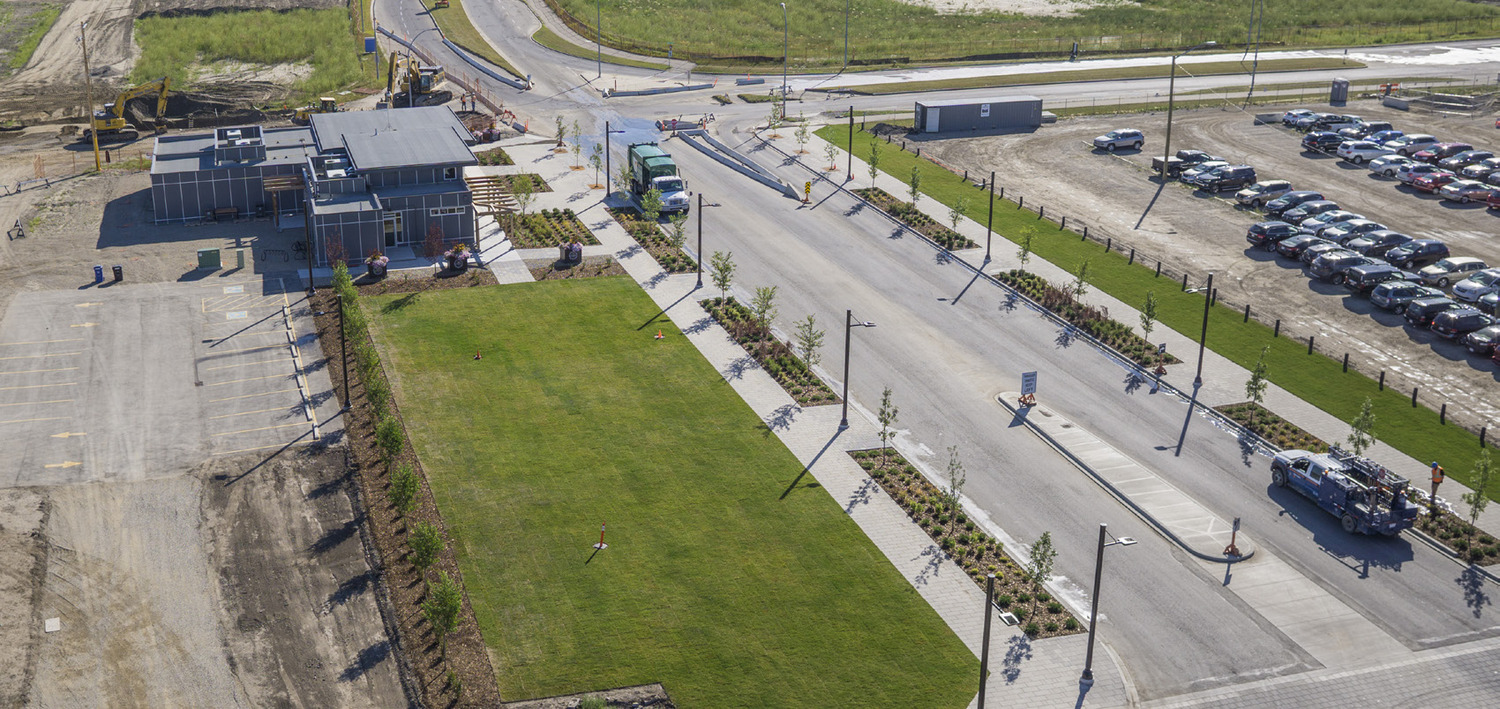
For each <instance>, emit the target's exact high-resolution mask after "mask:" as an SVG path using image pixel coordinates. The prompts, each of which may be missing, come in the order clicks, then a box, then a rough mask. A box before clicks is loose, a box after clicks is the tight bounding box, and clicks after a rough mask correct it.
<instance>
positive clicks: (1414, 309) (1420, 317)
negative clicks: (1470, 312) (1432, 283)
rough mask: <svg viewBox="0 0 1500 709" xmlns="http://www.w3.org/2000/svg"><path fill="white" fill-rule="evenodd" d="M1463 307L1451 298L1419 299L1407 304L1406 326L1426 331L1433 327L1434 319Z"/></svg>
mask: <svg viewBox="0 0 1500 709" xmlns="http://www.w3.org/2000/svg"><path fill="white" fill-rule="evenodd" d="M1462 307H1464V306H1462V305H1459V304H1458V303H1455V302H1453V301H1452V300H1451V299H1449V298H1444V297H1436V298H1418V299H1416V300H1413V301H1412V302H1410V303H1407V304H1406V313H1405V316H1406V324H1407V325H1410V326H1412V327H1416V328H1421V329H1423V330H1426V329H1427V328H1430V327H1432V320H1433V318H1436V317H1437V316H1438V315H1440V314H1442V313H1446V312H1448V311H1449V310H1456V309H1458V308H1462Z"/></svg>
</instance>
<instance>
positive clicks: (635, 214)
mask: <svg viewBox="0 0 1500 709" xmlns="http://www.w3.org/2000/svg"><path fill="white" fill-rule="evenodd" d="M609 215H610V216H611V217H614V218H615V221H616V222H617V223H619V225H620V226H622V227H625V231H626V232H628V233H629V234H630V238H632V239H635V243H637V244H640V245H641V248H643V249H645V250H646V253H648V254H651V258H654V259H656V262H657V263H658V264H661V267H662V268H663V269H666V271H667V273H688V272H690V271H695V270H697V269H698V263H697V262H696V261H694V260H693V259H692V257H690V256H688V255H687V254H685V253H683V252H682V249H680V248H678V247H676V246H674V245H673V244H672V240H671V239H670V238H668V236H667V234H666V233H665V232H663V231H662V230H661V225H660V224H657V223H655V222H652V221H650V220H648V219H645V218H643V217H642V216H641V213H640V211H638V210H636V209H635V208H633V207H610V208H609Z"/></svg>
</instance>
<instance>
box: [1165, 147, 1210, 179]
mask: <svg viewBox="0 0 1500 709" xmlns="http://www.w3.org/2000/svg"><path fill="white" fill-rule="evenodd" d="M1223 159H1224V158H1221V157H1219V156H1217V155H1209V154H1208V153H1205V152H1203V151H1202V150H1179V151H1177V154H1176V155H1173V156H1172V157H1170V158H1167V175H1168V176H1170V177H1176V176H1177V175H1179V174H1181V173H1182V171H1183V170H1186V169H1188V168H1190V167H1192V166H1194V165H1198V164H1200V163H1205V162H1208V161H1209V160H1223ZM1151 171H1152V172H1154V173H1157V174H1161V158H1151Z"/></svg>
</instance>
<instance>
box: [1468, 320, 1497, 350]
mask: <svg viewBox="0 0 1500 709" xmlns="http://www.w3.org/2000/svg"><path fill="white" fill-rule="evenodd" d="M1463 343H1464V349H1467V350H1468V351H1470V352H1473V353H1474V354H1477V355H1480V356H1481V357H1488V356H1490V355H1492V354H1494V353H1495V344H1496V343H1500V325H1486V326H1485V327H1482V328H1479V329H1478V330H1475V331H1473V332H1471V333H1469V334H1467V335H1464V339H1463Z"/></svg>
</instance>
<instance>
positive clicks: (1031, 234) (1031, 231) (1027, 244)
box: [1016, 227, 1036, 271]
mask: <svg viewBox="0 0 1500 709" xmlns="http://www.w3.org/2000/svg"><path fill="white" fill-rule="evenodd" d="M1035 238H1036V229H1035V228H1034V227H1026V228H1025V229H1023V230H1022V231H1021V241H1020V242H1019V243H1020V248H1017V249H1016V258H1018V259H1020V261H1021V270H1023V271H1024V270H1026V264H1028V263H1030V262H1031V242H1032V240H1033V239H1035Z"/></svg>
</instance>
